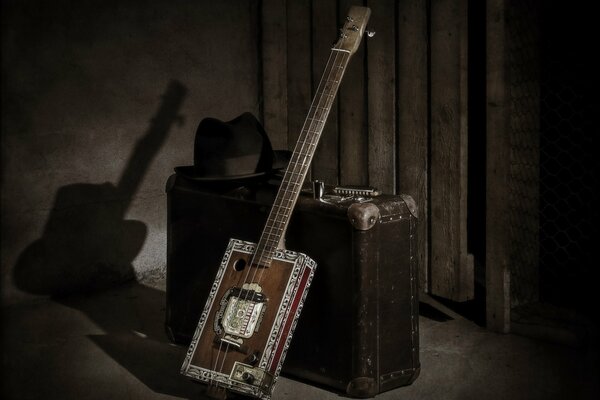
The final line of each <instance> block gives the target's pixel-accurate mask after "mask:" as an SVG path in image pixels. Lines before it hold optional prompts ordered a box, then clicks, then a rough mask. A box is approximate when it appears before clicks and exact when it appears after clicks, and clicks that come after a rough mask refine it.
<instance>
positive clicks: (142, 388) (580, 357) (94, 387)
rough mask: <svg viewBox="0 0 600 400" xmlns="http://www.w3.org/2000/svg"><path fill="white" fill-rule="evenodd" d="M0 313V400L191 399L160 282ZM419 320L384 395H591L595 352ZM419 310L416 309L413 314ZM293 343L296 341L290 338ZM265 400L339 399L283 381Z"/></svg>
mask: <svg viewBox="0 0 600 400" xmlns="http://www.w3.org/2000/svg"><path fill="white" fill-rule="evenodd" d="M153 286H154V287H151V286H146V285H142V284H133V285H128V286H125V287H122V288H118V289H112V290H110V291H107V292H103V293H98V294H94V295H87V296H75V297H70V298H66V299H62V300H60V301H55V300H40V301H36V302H34V303H29V304H21V305H17V306H10V307H5V308H4V309H3V331H4V332H3V333H4V334H3V358H4V359H3V368H2V384H3V387H2V393H3V394H2V396H0V397H1V398H2V399H47V400H50V399H62V400H68V399H77V400H95V399H99V400H107V399H130V400H135V399H144V400H154V399H200V398H201V396H200V394H199V393H200V389H199V386H198V385H196V384H195V383H193V382H190V381H188V380H187V379H186V378H185V377H183V376H181V375H179V368H180V366H181V363H182V360H183V357H184V353H185V348H182V347H178V346H175V345H172V344H170V343H169V342H168V340H167V338H166V336H165V334H164V332H163V321H164V315H163V313H164V301H165V294H164V283H160V282H159V283H158V284H154V285H153ZM422 300H423V301H425V302H426V303H428V304H430V305H433V306H434V307H435V308H437V309H438V310H440V311H442V312H444V313H446V315H448V316H450V317H451V319H448V320H446V321H441V320H440V318H435V319H431V318H428V317H425V316H423V315H422V316H421V318H420V324H421V364H422V370H421V375H420V377H419V378H418V379H417V380H416V381H415V382H414V383H413V384H412V385H411V386H408V387H403V388H398V389H396V390H393V391H390V392H387V393H383V394H381V395H379V396H377V399H379V400H391V399H486V400H490V399H511V400H517V399H597V398H599V393H600V392H599V388H598V376H600V375H598V370H597V352H596V351H595V350H593V349H590V348H579V349H577V348H573V347H567V346H562V345H556V344H552V343H548V342H541V341H535V340H532V339H528V338H525V337H519V336H515V335H500V334H495V333H491V332H488V331H486V330H485V329H483V328H481V327H479V326H477V325H475V324H474V323H473V322H471V321H469V320H466V319H464V318H462V317H460V316H459V315H456V314H454V313H453V312H452V311H450V310H448V309H445V308H444V307H443V306H442V305H440V304H439V303H436V302H435V301H433V300H431V299H422ZM422 314H424V313H422ZM296 339H297V340H298V338H296ZM273 398H274V399H280V400H296V399H339V398H340V395H339V394H337V393H333V392H329V391H326V390H323V389H320V388H316V387H313V386H310V385H307V384H304V383H300V382H297V381H294V380H291V379H286V378H282V379H281V380H280V381H279V383H278V385H277V387H276V389H275V393H274V396H273Z"/></svg>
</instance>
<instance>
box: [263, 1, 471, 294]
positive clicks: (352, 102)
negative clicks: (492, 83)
mask: <svg viewBox="0 0 600 400" xmlns="http://www.w3.org/2000/svg"><path fill="white" fill-rule="evenodd" d="M438 3H439V5H437V4H438ZM353 4H356V2H355V1H350V0H320V1H319V0H313V1H297V0H288V1H287V2H279V3H277V2H275V1H274V0H263V3H262V10H263V12H262V15H261V16H262V25H263V29H262V35H263V37H262V43H263V49H262V52H263V54H262V63H263V93H262V98H263V99H264V104H263V114H264V115H263V121H264V124H265V128H266V130H267V132H268V133H269V135H270V137H272V138H273V137H274V136H277V137H275V138H274V139H273V142H274V143H276V144H278V145H281V144H284V143H287V147H288V148H290V149H291V148H292V147H293V145H294V143H295V140H296V138H297V137H298V134H299V132H300V129H301V127H302V123H303V122H304V118H305V116H306V112H307V110H308V107H309V104H310V101H311V98H312V94H313V93H314V90H315V88H316V86H317V84H318V80H319V79H320V77H321V74H322V71H323V69H324V67H325V63H326V59H327V57H328V56H329V51H330V47H331V44H332V43H333V42H334V41H335V40H336V38H337V35H338V29H339V27H340V26H342V24H343V22H344V21H343V19H344V18H345V16H346V12H347V10H348V8H349V7H350V6H351V5H353ZM364 4H365V5H367V6H369V7H370V8H371V10H372V15H371V20H370V23H369V27H370V28H372V29H373V30H375V31H377V33H376V35H375V36H374V37H373V38H367V37H366V36H365V38H364V39H363V44H362V45H361V47H360V49H359V50H358V52H357V53H356V54H355V55H354V56H353V58H352V60H351V61H350V65H349V67H348V69H347V71H346V75H345V77H344V81H343V82H342V86H341V88H340V92H339V94H338V97H337V100H336V104H335V106H334V107H333V108H332V111H331V114H330V117H329V120H328V122H327V125H326V128H325V130H324V132H323V135H322V137H321V142H320V144H319V148H318V150H317V153H316V155H315V159H314V161H313V164H312V172H311V177H312V179H320V180H323V181H325V182H327V183H330V184H338V183H341V184H358V185H371V186H376V187H377V188H379V189H381V190H382V191H384V192H386V193H406V194H409V195H411V196H412V197H413V198H414V199H415V200H416V202H417V205H418V206H419V219H420V224H419V228H418V233H417V234H418V238H419V248H418V254H419V257H420V260H419V261H420V265H421V270H420V272H421V273H420V279H421V287H422V289H424V290H425V291H430V290H431V289H434V290H433V292H434V293H435V294H440V295H442V296H447V297H450V298H452V299H454V300H464V299H466V298H470V297H471V296H472V285H471V286H469V282H467V281H468V279H470V278H472V275H469V271H468V263H467V262H465V259H466V247H465V246H466V231H465V226H466V210H465V208H464V207H466V205H465V204H464V199H465V198H466V193H464V192H463V191H462V190H463V189H464V190H466V182H465V179H466V175H465V173H466V172H465V171H466V165H465V166H464V168H463V163H465V162H466V153H465V149H466V140H465V137H464V135H466V122H465V121H466V109H465V108H464V107H465V104H466V99H465V98H464V97H461V96H464V95H466V89H465V87H464V84H465V81H464V80H465V75H464V72H465V71H463V69H462V68H463V67H464V66H465V65H464V63H465V57H466V53H465V52H464V51H465V50H466V49H465V47H463V44H464V43H463V41H466V37H464V35H465V34H466V21H465V20H464V19H466V15H465V13H463V11H464V9H466V5H465V4H466V0H443V1H436V2H432V10H433V9H434V8H435V9H437V10H439V11H442V10H443V7H448V8H452V7H455V8H456V9H457V10H456V11H453V14H452V18H453V19H452V20H450V21H448V22H446V21H444V20H443V18H444V17H443V16H442V15H441V14H439V18H438V19H437V20H436V23H437V24H439V25H440V26H441V24H447V30H448V31H449V32H450V33H451V35H450V36H443V35H439V36H437V39H436V40H437V41H436V46H438V47H439V51H440V52H441V53H440V54H441V55H443V57H444V58H445V59H443V60H440V62H442V61H443V62H444V63H448V64H449V65H450V67H448V68H451V70H450V71H448V74H446V72H447V71H446V70H443V69H437V70H436V69H432V71H431V72H432V73H433V72H436V71H437V73H438V75H437V78H436V79H437V80H436V82H437V85H438V86H436V87H437V88H439V89H440V90H439V92H435V93H434V92H431V93H430V91H429V90H430V87H429V85H428V82H429V78H430V75H429V73H430V63H429V43H430V41H429V40H430V37H429V25H428V21H429V12H430V8H429V7H428V4H429V1H427V0H405V1H401V2H398V1H393V0H365V2H364ZM433 4H436V5H435V6H434V5H433ZM461 7H464V9H463V8H461ZM283 16H285V18H286V21H285V22H281V23H275V22H273V21H271V19H273V18H283ZM432 23H433V20H432ZM266 35H278V38H277V39H271V38H267V37H265V36H266ZM281 38H285V40H282V39H281ZM283 42H285V43H283ZM433 45H434V44H433V43H432V48H433ZM277 60H280V62H279V64H278V65H276V66H272V65H268V64H273V63H278V61H277ZM452 68H454V69H453V70H452ZM266 74H274V75H273V76H271V77H267V76H266ZM283 75H285V76H286V78H285V79H283V78H282V76H283ZM432 78H433V76H432ZM281 82H287V91H286V90H282V89H281V88H279V87H278V86H277V85H279V84H281ZM430 95H431V104H437V105H439V106H440V107H438V108H435V109H431V113H430V109H429V104H430ZM437 96H440V98H439V99H437ZM270 97H273V98H272V99H270V100H267V99H269V98H270ZM454 99H459V100H458V101H454ZM442 104H449V106H448V107H441V105H442ZM448 112H451V117H452V119H451V120H450V121H446V120H445V119H444V118H445V117H447V116H448ZM440 113H441V114H440ZM278 114H281V115H278ZM430 120H431V121H438V122H437V125H436V129H437V131H436V132H437V133H438V134H439V135H441V136H443V138H442V140H443V142H441V143H436V147H435V148H436V149H439V148H440V145H442V144H448V145H450V146H451V148H449V149H448V151H447V153H448V154H447V156H446V158H445V159H444V162H445V163H446V167H447V169H448V171H444V172H443V173H440V175H439V176H438V180H437V181H436V182H437V186H436V188H437V191H435V192H432V194H431V196H429V190H430V186H429V182H430V178H433V177H430V175H429V171H430V170H433V168H432V165H430V163H429V157H430V151H431V150H432V149H431V148H430V144H433V143H432V142H431V141H430V135H431V133H432V132H431V129H430V125H429V121H430ZM285 123H287V132H286V131H282V126H283V124H285ZM431 128H433V126H432V127H431ZM276 147H277V146H276ZM450 150H454V151H456V153H450V152H449V151H450ZM436 154H437V153H436ZM438 170H439V169H438ZM445 185H446V186H448V188H445ZM462 185H464V188H463V186H462ZM434 193H435V196H434ZM446 194H448V196H449V197H448V198H437V197H436V196H445V195H446ZM429 203H431V204H436V205H437V206H438V210H439V207H443V212H441V213H440V214H439V215H436V214H430V212H429ZM446 215H449V216H450V217H449V218H448V217H446ZM439 224H450V227H449V228H446V229H447V231H446V233H445V235H436V234H433V232H434V229H437V230H436V231H435V232H439V229H438V225H439ZM430 240H431V242H430ZM433 240H435V241H437V243H434V242H433ZM433 245H435V246H436V247H435V248H436V252H435V253H434V254H435V255H436V257H437V258H436V259H435V260H433V259H430V257H429V255H430V249H432V248H433V247H432V246H433ZM449 267H454V268H456V271H454V274H453V271H451V270H450V269H449ZM440 271H441V272H440ZM471 273H472V270H471ZM430 276H432V277H434V279H435V280H434V281H432V280H430V279H429V277H430Z"/></svg>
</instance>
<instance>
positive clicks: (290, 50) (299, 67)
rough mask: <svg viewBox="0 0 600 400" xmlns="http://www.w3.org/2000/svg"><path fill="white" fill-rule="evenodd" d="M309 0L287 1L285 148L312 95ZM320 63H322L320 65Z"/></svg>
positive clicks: (294, 137) (297, 130)
mask: <svg viewBox="0 0 600 400" xmlns="http://www.w3.org/2000/svg"><path fill="white" fill-rule="evenodd" d="M311 37H312V36H311V2H310V1H309V0H307V1H298V0H288V1H287V43H288V46H287V60H288V65H287V87H288V89H287V90H288V103H287V105H288V148H289V150H293V148H294V146H295V144H296V141H297V140H298V136H299V135H300V131H301V130H302V125H303V124H304V120H305V118H306V115H307V113H308V109H309V107H310V102H311V99H312V98H311V97H312V89H311V88H312V82H311V79H312V56H311V46H312V43H311ZM323 67H324V66H323Z"/></svg>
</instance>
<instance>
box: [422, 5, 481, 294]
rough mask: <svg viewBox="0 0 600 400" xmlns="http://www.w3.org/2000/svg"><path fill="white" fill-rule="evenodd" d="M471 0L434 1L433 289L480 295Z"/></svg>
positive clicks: (432, 139) (432, 107)
mask: <svg viewBox="0 0 600 400" xmlns="http://www.w3.org/2000/svg"><path fill="white" fill-rule="evenodd" d="M466 78H467V0H438V1H435V2H432V3H431V166H430V167H431V169H430V174H431V177H430V182H431V197H430V199H431V224H430V227H431V259H430V263H431V275H430V290H431V293H433V294H435V295H439V296H442V297H446V298H449V299H452V300H455V301H464V300H468V299H470V298H473V296H474V277H473V259H472V256H469V254H468V253H467V150H468V149H467V144H468V142H467V79H466Z"/></svg>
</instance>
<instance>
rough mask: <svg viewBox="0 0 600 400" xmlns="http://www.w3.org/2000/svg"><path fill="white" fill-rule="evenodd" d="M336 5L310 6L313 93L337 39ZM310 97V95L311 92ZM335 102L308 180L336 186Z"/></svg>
mask: <svg viewBox="0 0 600 400" xmlns="http://www.w3.org/2000/svg"><path fill="white" fill-rule="evenodd" d="M338 29H339V26H338V18H337V2H336V1H335V0H326V1H323V0H321V1H318V0H313V3H312V32H313V36H312V37H313V40H312V46H313V50H312V53H313V60H312V72H313V78H312V79H313V89H314V90H316V89H317V87H318V85H319V81H320V80H321V76H322V75H323V71H324V70H325V65H326V64H327V59H328V58H329V54H330V53H331V44H332V43H333V42H334V41H335V40H336V39H337V37H338ZM313 94H314V92H313ZM337 103H338V102H337V99H336V101H335V103H334V104H333V106H332V107H331V111H330V112H329V118H328V119H327V122H326V124H325V129H323V133H322V134H321V139H320V142H319V145H318V147H317V150H316V152H315V158H314V160H313V162H312V178H313V179H319V180H322V181H325V182H326V183H328V184H337V183H338V177H339V171H338V104H337Z"/></svg>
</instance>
